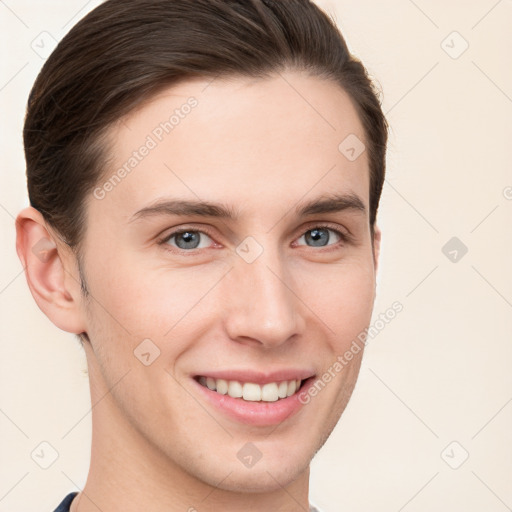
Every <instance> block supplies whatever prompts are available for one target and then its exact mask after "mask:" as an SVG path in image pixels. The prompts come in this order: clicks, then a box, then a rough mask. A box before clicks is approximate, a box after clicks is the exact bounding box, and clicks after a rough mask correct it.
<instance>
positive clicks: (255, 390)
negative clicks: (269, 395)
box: [242, 382, 261, 402]
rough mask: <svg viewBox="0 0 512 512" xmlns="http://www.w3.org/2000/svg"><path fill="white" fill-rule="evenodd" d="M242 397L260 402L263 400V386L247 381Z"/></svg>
mask: <svg viewBox="0 0 512 512" xmlns="http://www.w3.org/2000/svg"><path fill="white" fill-rule="evenodd" d="M242 398H243V399H244V400H249V401H250V402H259V401H260V400H261V386H258V384H253V383H252V382H246V383H245V384H244V391H243V394H242Z"/></svg>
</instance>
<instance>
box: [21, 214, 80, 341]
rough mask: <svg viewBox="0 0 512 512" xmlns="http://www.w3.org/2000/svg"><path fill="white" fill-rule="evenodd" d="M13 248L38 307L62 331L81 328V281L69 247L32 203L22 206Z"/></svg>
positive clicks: (74, 331)
mask: <svg viewBox="0 0 512 512" xmlns="http://www.w3.org/2000/svg"><path fill="white" fill-rule="evenodd" d="M66 249H67V250H66ZM16 252H17V253H18V257H19V258H20V261H21V263H22V265H23V268H24V271H25V277H26V279H27V284H28V286H29V288H30V292H31V294H32V296H33V297H34V300H35V301H36V303H37V305H38V306H39V308H40V309H41V311H42V312H43V313H44V314H45V315H46V316H47V317H48V318H49V319H50V320H51V321H52V322H53V323H54V324H55V325H56V326H57V327H59V328H60V329H62V330H64V331H67V332H72V333H75V334H78V333H81V332H84V331H85V330H86V329H85V325H84V322H83V319H82V310H81V295H80V283H79V280H78V279H77V278H76V277H74V276H73V273H74V270H73V269H74V266H73V261H74V256H73V254H72V251H70V250H69V248H67V247H66V246H65V244H64V243H63V242H62V241H60V240H57V239H56V237H55V236H54V235H53V234H52V233H51V232H50V230H49V229H48V228H47V225H46V222H45V221H44V218H43V216H42V215H41V213H40V212H39V211H38V210H36V209H35V208H33V207H28V208H25V209H24V210H22V211H21V212H20V213H19V214H18V217H17V218H16Z"/></svg>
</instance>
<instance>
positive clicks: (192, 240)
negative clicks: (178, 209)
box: [159, 229, 211, 251]
mask: <svg viewBox="0 0 512 512" xmlns="http://www.w3.org/2000/svg"><path fill="white" fill-rule="evenodd" d="M205 238H206V239H210V240H211V238H210V237H209V236H208V235H207V234H206V233H204V232H203V231H199V230H197V229H182V230H179V231H173V232H172V233H170V234H169V235H167V236H166V237H165V238H164V239H163V240H161V241H160V242H159V243H160V244H166V245H171V247H175V248H177V249H181V250H184V251H186V250H187V249H204V248H205V247H208V246H209V244H208V243H206V244H205V243H204V239H205ZM172 240H174V244H171V243H170V242H171V241H172Z"/></svg>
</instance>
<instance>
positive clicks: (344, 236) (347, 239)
mask: <svg viewBox="0 0 512 512" xmlns="http://www.w3.org/2000/svg"><path fill="white" fill-rule="evenodd" d="M315 229H328V230H330V231H333V232H334V233H336V234H337V235H338V236H339V237H340V240H339V241H338V242H336V243H335V244H331V245H328V246H326V247H321V246H320V249H324V250H326V251H329V250H332V249H333V248H335V247H339V246H340V245H341V244H343V243H351V242H353V237H352V235H349V234H348V233H345V232H343V231H340V230H339V227H338V226H337V225H336V226H334V225H332V224H318V225H315V226H313V227H311V228H308V229H306V230H305V231H303V232H302V233H301V235H300V236H299V238H301V237H302V236H303V235H305V234H306V233H307V232H308V231H313V230H315ZM189 231H192V232H194V233H201V234H204V235H207V236H209V237H210V238H211V239H212V240H213V239H214V237H213V235H212V233H211V232H210V231H209V230H208V229H204V228H201V229H197V228H194V227H188V228H187V227H185V228H180V229H177V230H176V231H172V232H171V233H169V234H167V235H166V236H165V237H164V238H162V239H161V240H159V241H158V245H161V246H165V245H167V242H168V241H169V240H171V238H172V237H173V236H176V235H180V234H181V233H187V232H189ZM306 247H308V246H306ZM309 247H311V246H309ZM311 248H314V247H311ZM203 249H204V248H203ZM164 250H166V251H169V252H173V253H176V252H177V253H180V254H187V253H188V254H190V255H196V254H197V251H200V250H202V249H189V250H186V249H180V248H179V247H172V248H170V249H169V248H167V247H164Z"/></svg>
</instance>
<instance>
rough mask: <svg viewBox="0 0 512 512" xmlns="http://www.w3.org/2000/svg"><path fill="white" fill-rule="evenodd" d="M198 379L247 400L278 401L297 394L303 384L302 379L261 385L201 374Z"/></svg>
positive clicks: (218, 389)
mask: <svg viewBox="0 0 512 512" xmlns="http://www.w3.org/2000/svg"><path fill="white" fill-rule="evenodd" d="M197 381H198V382H199V384H201V385H202V386H204V387H206V388H208V389H210V390H211V391H215V392H217V393H219V394H221V395H228V396H230V397H231V398H241V399H242V400H245V401H247V402H277V401H278V400H281V399H283V398H287V397H290V396H292V395H294V394H296V393H297V391H299V389H300V387H301V384H302V381H301V380H300V379H293V380H283V381H280V382H268V383H266V384H263V385H259V384H256V383H255V382H240V381H238V380H225V379H214V378H212V377H204V376H199V377H198V378H197Z"/></svg>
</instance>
